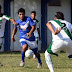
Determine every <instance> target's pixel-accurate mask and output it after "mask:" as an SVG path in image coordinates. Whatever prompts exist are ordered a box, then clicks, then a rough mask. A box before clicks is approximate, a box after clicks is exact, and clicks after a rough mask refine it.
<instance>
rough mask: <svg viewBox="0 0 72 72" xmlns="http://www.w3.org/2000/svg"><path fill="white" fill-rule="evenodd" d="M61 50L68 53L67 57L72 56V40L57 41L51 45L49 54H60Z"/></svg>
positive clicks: (48, 50)
mask: <svg viewBox="0 0 72 72" xmlns="http://www.w3.org/2000/svg"><path fill="white" fill-rule="evenodd" d="M61 50H63V51H65V52H66V53H67V56H69V55H72V40H57V41H54V42H52V43H51V45H50V46H49V47H48V49H47V52H48V53H51V54H52V53H55V54H58V53H59V52H60V51H61Z"/></svg>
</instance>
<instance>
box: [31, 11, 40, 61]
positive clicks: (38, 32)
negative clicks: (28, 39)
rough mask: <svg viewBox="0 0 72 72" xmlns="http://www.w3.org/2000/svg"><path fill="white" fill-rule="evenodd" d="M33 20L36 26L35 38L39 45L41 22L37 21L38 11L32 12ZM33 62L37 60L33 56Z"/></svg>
mask: <svg viewBox="0 0 72 72" xmlns="http://www.w3.org/2000/svg"><path fill="white" fill-rule="evenodd" d="M31 19H32V20H33V21H34V22H35V24H36V29H35V31H34V36H35V40H36V43H37V45H38V39H39V40H40V24H39V21H38V20H37V19H36V11H32V12H31ZM33 60H35V55H33Z"/></svg>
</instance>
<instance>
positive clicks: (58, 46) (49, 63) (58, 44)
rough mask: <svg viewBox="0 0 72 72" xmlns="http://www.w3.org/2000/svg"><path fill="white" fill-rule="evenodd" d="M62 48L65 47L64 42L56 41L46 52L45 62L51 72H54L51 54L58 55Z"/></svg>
mask: <svg viewBox="0 0 72 72" xmlns="http://www.w3.org/2000/svg"><path fill="white" fill-rule="evenodd" d="M62 46H63V41H55V42H52V43H51V44H50V46H49V47H48V48H47V50H46V51H45V60H46V63H47V66H48V68H49V70H50V72H54V68H53V62H52V58H51V54H54V55H57V54H58V53H59V52H60V51H61V50H62Z"/></svg>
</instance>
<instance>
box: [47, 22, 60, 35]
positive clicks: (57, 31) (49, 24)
mask: <svg viewBox="0 0 72 72" xmlns="http://www.w3.org/2000/svg"><path fill="white" fill-rule="evenodd" d="M46 25H47V27H48V29H49V30H50V31H51V32H52V33H53V34H54V35H56V34H58V33H60V31H61V29H60V30H58V28H57V29H56V30H55V31H54V29H53V27H52V25H51V23H50V22H48V23H47V24H46Z"/></svg>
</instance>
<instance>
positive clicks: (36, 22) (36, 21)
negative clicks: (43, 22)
mask: <svg viewBox="0 0 72 72" xmlns="http://www.w3.org/2000/svg"><path fill="white" fill-rule="evenodd" d="M33 21H34V22H35V24H36V29H35V31H34V36H35V37H38V36H39V35H38V31H37V28H40V27H39V21H38V20H37V19H34V20H33Z"/></svg>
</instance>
